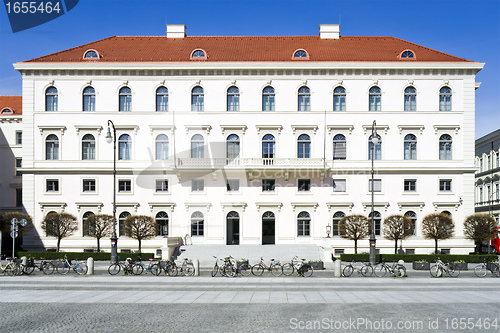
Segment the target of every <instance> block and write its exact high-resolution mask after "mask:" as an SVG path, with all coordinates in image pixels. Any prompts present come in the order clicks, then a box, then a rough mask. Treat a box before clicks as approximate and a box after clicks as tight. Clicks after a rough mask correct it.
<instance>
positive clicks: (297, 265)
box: [212, 256, 313, 277]
mask: <svg viewBox="0 0 500 333" xmlns="http://www.w3.org/2000/svg"><path fill="white" fill-rule="evenodd" d="M214 258H215V265H214V267H213V269H212V277H215V276H217V275H220V276H226V277H235V276H238V275H241V276H249V275H250V274H252V275H255V276H262V275H263V274H264V272H269V273H271V274H272V275H273V276H281V275H285V276H290V275H292V274H294V272H296V273H297V275H299V276H303V277H310V276H311V275H313V267H312V266H311V265H310V264H308V263H307V261H306V259H299V257H298V256H295V257H293V259H292V260H291V261H290V262H289V263H285V264H281V263H280V262H279V261H277V260H274V259H271V261H270V263H269V265H267V264H266V263H265V262H264V258H263V257H261V258H260V262H259V263H257V264H255V265H253V266H251V265H250V264H249V263H248V261H243V262H241V261H236V260H235V259H234V258H233V257H232V256H228V257H225V258H223V259H218V258H217V257H216V256H214Z"/></svg>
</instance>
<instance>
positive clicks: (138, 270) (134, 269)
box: [132, 264, 144, 275]
mask: <svg viewBox="0 0 500 333" xmlns="http://www.w3.org/2000/svg"><path fill="white" fill-rule="evenodd" d="M142 272H144V267H142V265H140V264H135V265H133V266H132V273H133V274H134V275H141V274H142Z"/></svg>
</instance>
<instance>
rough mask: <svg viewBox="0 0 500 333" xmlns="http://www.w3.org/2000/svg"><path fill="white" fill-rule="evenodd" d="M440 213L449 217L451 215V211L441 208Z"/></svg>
mask: <svg viewBox="0 0 500 333" xmlns="http://www.w3.org/2000/svg"><path fill="white" fill-rule="evenodd" d="M441 214H444V215H448V216H449V217H451V213H450V212H449V211H447V210H443V211H442V212H441Z"/></svg>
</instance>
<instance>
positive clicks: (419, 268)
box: [413, 262, 431, 271]
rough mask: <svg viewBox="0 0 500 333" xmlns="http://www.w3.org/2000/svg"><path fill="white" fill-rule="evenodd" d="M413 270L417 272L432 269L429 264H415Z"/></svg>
mask: <svg viewBox="0 0 500 333" xmlns="http://www.w3.org/2000/svg"><path fill="white" fill-rule="evenodd" d="M413 269H414V270H417V271H428V270H430V269H431V263H429V262H413Z"/></svg>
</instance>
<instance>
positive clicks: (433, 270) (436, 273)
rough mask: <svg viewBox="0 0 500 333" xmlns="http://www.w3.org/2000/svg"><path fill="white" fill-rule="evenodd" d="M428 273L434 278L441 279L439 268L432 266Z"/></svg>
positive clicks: (441, 273)
mask: <svg viewBox="0 0 500 333" xmlns="http://www.w3.org/2000/svg"><path fill="white" fill-rule="evenodd" d="M429 272H430V273H431V276H432V277H435V278H437V277H441V275H443V272H442V270H441V267H439V266H438V265H434V266H432V267H431V269H430V270H429Z"/></svg>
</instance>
